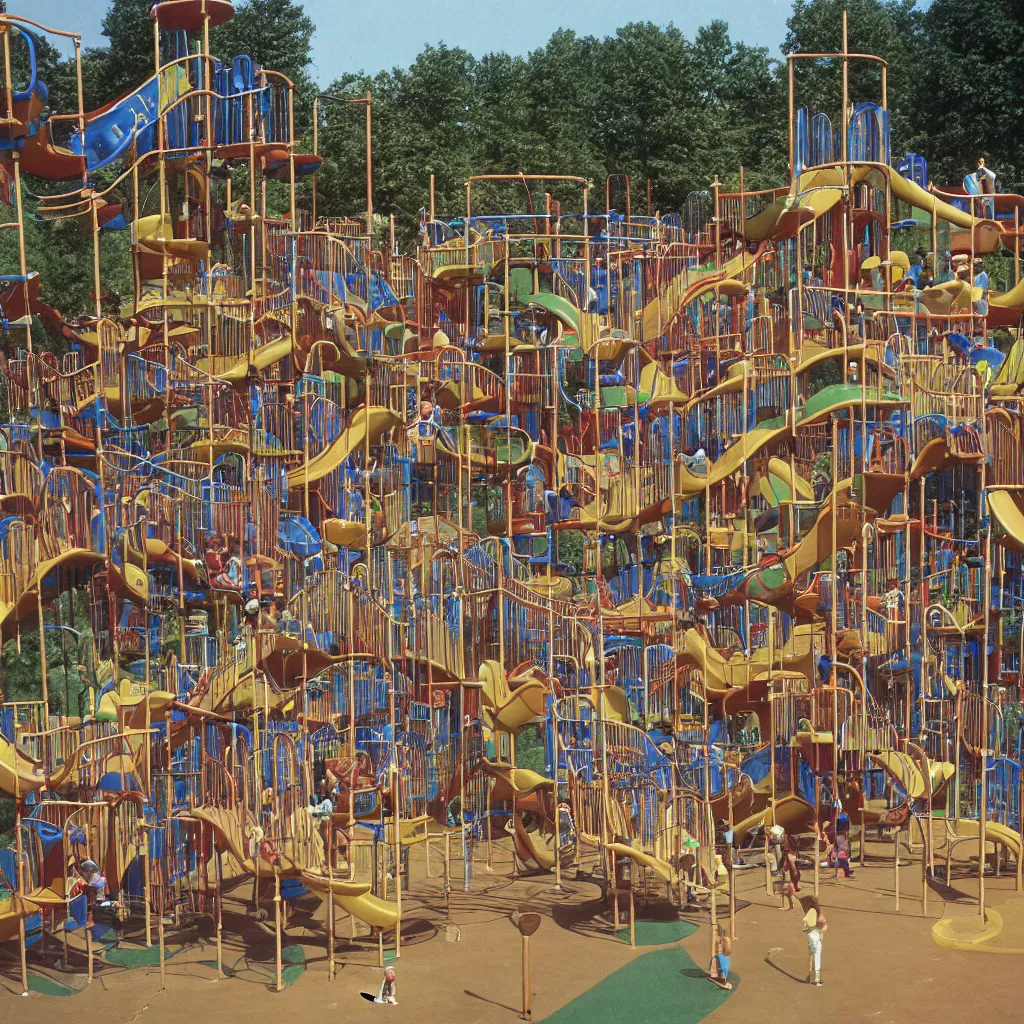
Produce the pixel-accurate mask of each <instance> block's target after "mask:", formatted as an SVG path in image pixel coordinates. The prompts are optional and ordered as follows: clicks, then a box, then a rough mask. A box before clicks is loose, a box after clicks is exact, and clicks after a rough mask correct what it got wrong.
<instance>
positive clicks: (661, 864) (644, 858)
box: [607, 843, 679, 886]
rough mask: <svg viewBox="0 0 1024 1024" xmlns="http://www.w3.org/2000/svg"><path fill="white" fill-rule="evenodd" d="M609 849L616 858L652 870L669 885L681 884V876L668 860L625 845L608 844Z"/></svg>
mask: <svg viewBox="0 0 1024 1024" xmlns="http://www.w3.org/2000/svg"><path fill="white" fill-rule="evenodd" d="M607 849H608V850H609V851H610V852H611V853H613V854H615V856H616V857H628V858H629V859H630V860H631V861H634V862H635V863H637V864H639V865H640V866H641V867H645V868H650V869H651V870H652V871H653V872H654V873H655V874H656V875H657V876H658V877H659V878H661V879H662V880H663V881H666V882H668V884H669V885H672V886H675V885H678V884H679V875H678V874H677V873H676V871H675V869H674V868H673V867H672V865H671V864H669V862H668V861H667V860H662V859H661V858H660V857H655V856H654V855H653V854H650V853H644V851H643V850H637V849H635V848H634V847H632V846H626V844H625V843H608V845H607Z"/></svg>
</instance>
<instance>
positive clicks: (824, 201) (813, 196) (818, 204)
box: [744, 167, 844, 242]
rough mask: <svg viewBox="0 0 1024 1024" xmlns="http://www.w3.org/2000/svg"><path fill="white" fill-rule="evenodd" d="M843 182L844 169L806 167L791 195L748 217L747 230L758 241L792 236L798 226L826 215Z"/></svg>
mask: <svg viewBox="0 0 1024 1024" xmlns="http://www.w3.org/2000/svg"><path fill="white" fill-rule="evenodd" d="M843 184H844V182H843V174H842V171H840V170H838V169H837V168H835V167H822V168H819V169H817V170H810V171H804V172H803V174H801V175H800V176H799V177H798V178H797V179H796V181H794V182H793V185H792V187H791V188H790V191H789V195H788V196H784V197H783V198H782V199H779V200H778V201H776V202H775V203H773V204H772V205H771V206H769V207H768V208H767V209H765V210H762V211H761V212H760V213H758V214H756V215H755V216H753V217H751V218H750V219H749V220H748V221H747V223H746V226H745V229H744V234H745V235H746V237H747V238H748V239H751V240H752V241H755V242H760V241H763V240H765V239H767V238H790V237H792V235H794V234H795V233H796V231H797V229H798V228H800V227H806V226H807V225H808V224H810V223H812V222H813V221H815V220H817V219H818V218H819V217H822V216H824V215H825V214H826V213H828V211H829V210H831V209H832V208H833V207H834V206H835V205H836V203H838V202H839V201H840V200H841V199H842V198H843V191H842V185H843Z"/></svg>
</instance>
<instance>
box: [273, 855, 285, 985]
mask: <svg viewBox="0 0 1024 1024" xmlns="http://www.w3.org/2000/svg"><path fill="white" fill-rule="evenodd" d="M274 942H275V949H274V972H275V986H276V988H277V991H278V992H282V991H284V979H283V978H282V977H281V869H280V868H279V867H278V866H277V865H276V864H275V865H274Z"/></svg>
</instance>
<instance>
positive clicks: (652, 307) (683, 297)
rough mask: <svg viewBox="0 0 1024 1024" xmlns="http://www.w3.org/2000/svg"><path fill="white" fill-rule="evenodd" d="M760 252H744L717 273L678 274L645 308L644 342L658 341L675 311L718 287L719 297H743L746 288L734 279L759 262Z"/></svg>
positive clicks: (704, 270)
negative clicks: (655, 339) (656, 339)
mask: <svg viewBox="0 0 1024 1024" xmlns="http://www.w3.org/2000/svg"><path fill="white" fill-rule="evenodd" d="M763 251H764V249H763V246H762V247H759V248H758V250H757V252H754V253H749V252H746V251H743V252H741V253H740V254H739V255H738V256H734V257H733V258H732V259H731V260H728V261H727V262H726V263H724V264H723V265H722V267H721V269H720V270H716V269H714V268H703V269H697V270H693V271H692V273H691V271H689V270H681V271H680V272H679V273H678V274H677V275H676V276H675V277H674V278H672V280H671V281H669V283H668V284H667V285H666V286H665V287H664V288H662V290H661V293H660V294H659V295H658V296H657V297H655V298H653V299H651V301H650V302H648V303H647V305H646V306H644V338H646V339H648V340H650V339H652V338H656V337H658V335H659V334H660V333H661V332H662V330H664V327H665V325H666V324H667V323H668V322H669V320H671V319H672V317H673V316H674V315H675V313H676V312H677V311H678V310H680V309H682V308H683V307H684V306H686V305H688V304H689V303H691V302H693V301H694V299H697V298H699V297H700V296H701V295H703V294H704V293H705V292H708V291H711V290H712V289H713V288H716V287H719V286H720V293H721V294H722V295H737V294H739V295H745V294H746V292H747V285H746V284H744V283H743V282H742V281H739V280H736V279H737V278H738V277H739V276H740V275H741V274H743V273H744V272H745V271H746V270H748V269H749V268H750V267H752V266H753V265H754V264H755V263H756V262H757V261H758V259H760V257H761V254H762V252H763Z"/></svg>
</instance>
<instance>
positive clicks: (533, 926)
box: [512, 911, 540, 1020]
mask: <svg viewBox="0 0 1024 1024" xmlns="http://www.w3.org/2000/svg"><path fill="white" fill-rule="evenodd" d="M512 922H513V923H514V924H515V926H516V927H517V928H518V929H519V934H520V935H521V936H522V938H523V947H522V948H523V1012H522V1013H520V1014H519V1019H520V1020H533V994H532V992H531V991H530V936H531V935H533V933H534V932H536V931H537V929H538V928H539V927H540V914H522V913H520V912H518V911H516V912H515V913H514V914H513V915H512Z"/></svg>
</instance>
